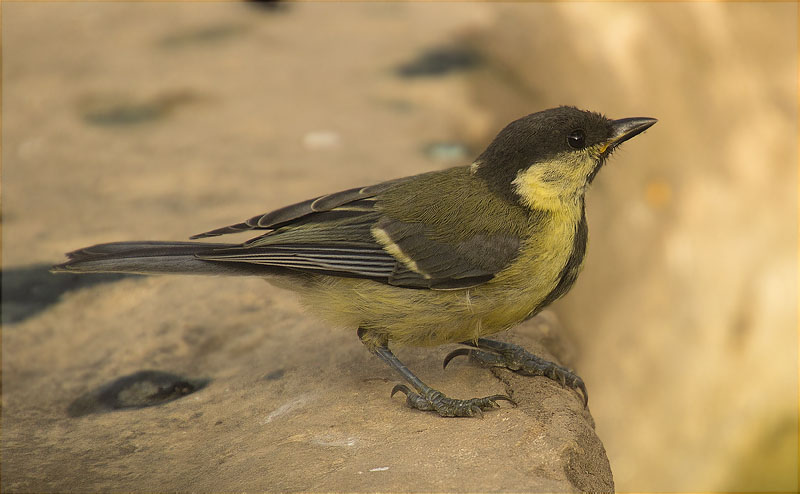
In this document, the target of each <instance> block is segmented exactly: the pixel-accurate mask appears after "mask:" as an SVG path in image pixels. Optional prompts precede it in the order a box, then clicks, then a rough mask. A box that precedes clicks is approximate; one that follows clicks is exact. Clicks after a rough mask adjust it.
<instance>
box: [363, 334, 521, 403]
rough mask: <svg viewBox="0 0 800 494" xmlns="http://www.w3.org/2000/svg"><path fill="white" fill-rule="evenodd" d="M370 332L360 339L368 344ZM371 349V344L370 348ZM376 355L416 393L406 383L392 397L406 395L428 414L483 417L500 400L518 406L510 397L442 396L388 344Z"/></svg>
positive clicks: (408, 400) (373, 349) (396, 388)
mask: <svg viewBox="0 0 800 494" xmlns="http://www.w3.org/2000/svg"><path fill="white" fill-rule="evenodd" d="M367 334H368V331H367V330H365V329H359V330H358V337H359V338H360V339H361V341H362V342H363V343H365V344H366V338H365V335H367ZM368 348H370V345H368ZM370 351H372V352H373V353H374V354H375V355H377V356H378V357H380V358H381V360H383V361H384V362H386V363H387V364H389V367H391V368H392V369H394V370H396V371H397V372H399V373H400V375H401V376H403V379H405V380H406V381H408V383H409V384H411V386H412V387H413V388H414V389H415V390H416V393H415V392H414V391H411V389H409V387H408V386H406V385H405V384H398V385H396V386H395V387H394V388H393V389H392V396H394V394H395V393H397V392H398V391H400V392H402V393H404V394H405V395H406V403H407V404H408V406H410V407H411V408H416V409H417V410H425V411H435V412H436V413H438V414H439V415H441V416H442V417H472V416H475V415H479V416H483V411H484V410H490V409H492V408H499V405H498V404H497V401H498V400H506V401H510V402H511V403H514V401H513V400H512V399H511V398H509V397H508V396H506V395H492V396H486V397H484V398H472V399H469V400H457V399H454V398H448V397H447V396H445V395H444V393H441V392H440V391H436V390H435V389H433V388H431V387H430V386H428V385H427V384H425V383H424V382H422V381H421V380H420V379H419V378H418V377H417V376H415V375H414V373H413V372H411V371H410V370H409V369H408V367H406V366H405V364H403V362H401V361H400V359H398V358H397V357H396V356H395V354H394V353H392V351H391V350H389V346H388V344H387V342H383V343H381V344H379V345H377V346H375V347H372V348H370Z"/></svg>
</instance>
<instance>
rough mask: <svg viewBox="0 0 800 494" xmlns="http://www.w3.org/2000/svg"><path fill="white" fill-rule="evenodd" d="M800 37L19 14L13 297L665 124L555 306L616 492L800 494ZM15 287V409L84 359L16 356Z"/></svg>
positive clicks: (9, 156)
mask: <svg viewBox="0 0 800 494" xmlns="http://www.w3.org/2000/svg"><path fill="white" fill-rule="evenodd" d="M797 19H798V12H797V5H796V4H794V3H768V4H763V3H741V2H704V3H692V2H679V3H628V2H614V3H585V2H576V3H549V2H548V3H537V4H525V3H514V4H490V3H437V4H422V3H342V4H322V3H297V4H296V3H268V4H255V3H247V4H246V3H182V4H178V3H123V2H108V3H80V2H69V3H58V4H56V3H38V2H37V3H6V4H4V5H3V7H2V28H3V67H2V77H3V81H2V82H3V108H2V117H3V118H2V123H3V136H2V137H3V148H2V158H3V169H2V185H3V194H2V212H3V218H2V219H3V222H2V233H3V245H2V254H3V275H4V285H5V283H6V281H7V279H8V278H7V277H8V275H9V273H12V272H15V271H14V270H24V269H26V267H29V266H40V265H44V264H52V263H55V262H59V261H60V259H62V255H63V253H64V252H66V251H69V250H73V249H75V248H78V247H82V246H85V245H89V244H92V243H99V242H106V241H114V240H128V239H145V238H147V239H185V238H186V237H188V236H189V235H191V234H194V233H198V232H201V231H206V230H208V229H211V228H214V227H218V226H220V225H225V224H230V223H234V222H238V221H240V220H242V219H244V218H248V217H250V216H252V215H255V214H257V213H260V212H264V211H268V210H270V209H273V208H276V207H280V206H282V205H285V204H288V203H291V202H296V201H299V200H303V199H306V198H308V197H312V196H314V195H318V194H322V193H325V192H330V191H333V190H338V189H344V188H349V187H353V186H358V185H366V184H370V183H373V182H378V181H382V180H386V179H389V178H393V177H398V176H404V175H410V174H414V173H420V172H424V171H429V170H433V169H441V168H446V167H450V166H455V165H464V164H469V163H470V160H471V159H472V158H474V157H475V156H476V155H477V154H478V153H479V152H480V151H481V150H482V149H483V147H484V146H485V145H486V144H487V143H488V142H489V141H490V140H491V138H492V137H493V136H494V135H495V133H496V132H497V131H498V130H499V129H500V128H502V126H504V125H505V124H506V123H508V122H509V121H511V120H513V119H515V118H518V117H520V116H523V115H525V114H528V113H531V112H534V111H538V110H541V109H545V108H549V107H553V106H557V105H561V104H568V105H575V106H578V107H580V108H584V109H589V110H594V111H600V112H603V113H605V114H606V115H608V116H609V117H612V118H623V117H634V116H646V117H655V118H658V119H659V123H658V124H657V125H656V126H655V127H653V128H652V129H651V130H649V131H648V132H647V133H646V134H644V135H643V136H640V137H637V138H636V139H634V140H632V141H630V142H629V143H626V144H625V146H623V147H622V149H621V150H620V151H619V152H618V153H616V154H615V156H614V159H612V160H611V162H610V164H609V165H608V166H606V168H605V169H604V170H603V171H602V172H601V173H600V174H599V176H598V178H597V180H595V182H594V185H593V187H592V190H591V191H590V192H589V195H588V196H587V215H588V219H589V225H590V228H589V230H590V236H591V239H590V246H589V251H588V257H587V260H586V265H585V269H584V272H583V274H582V276H581V277H580V278H579V280H578V283H577V285H576V286H575V288H574V289H573V290H572V292H571V293H570V294H569V295H568V296H567V297H566V298H564V299H562V300H561V301H560V302H558V303H557V304H556V305H555V306H554V311H555V312H556V313H557V314H558V315H559V316H560V319H561V321H562V322H563V324H564V326H565V332H566V333H567V337H568V338H569V339H570V340H571V341H572V342H573V343H574V345H575V347H576V348H577V358H576V359H575V364H574V367H575V368H576V369H577V370H578V373H579V374H581V375H582V376H583V378H584V379H585V381H586V383H587V386H588V388H589V391H590V394H591V396H592V399H591V403H590V404H591V411H592V414H593V416H594V418H595V421H596V430H597V433H598V435H599V436H600V438H601V439H602V441H603V443H604V444H605V447H606V450H607V452H608V456H609V459H610V462H611V468H612V470H613V473H614V479H615V482H616V488H617V489H618V490H620V491H717V490H724V491H739V490H746V491H768V490H777V491H794V490H796V489H797V465H798V457H797V451H798V449H797V448H798V442H797V441H798V413H797V412H798V337H797V315H798V310H797V300H798V297H797V295H798V294H797V276H798V266H797V225H798V221H797V220H798V218H797V214H798V213H797V212H798V208H797V206H798V197H797V186H798V177H797V163H798V155H797V153H798V142H797V131H798V129H797V122H798V120H797V117H798V115H797V109H798V101H797V89H798V85H797V82H798V81H797V74H798V67H797V55H798V53H797V39H798V31H797ZM187 283H190V282H187ZM187 286H188V285H187ZM5 291H6V290H5V287H4V308H3V317H4V321H3V322H4V335H3V336H4V355H3V357H4V358H3V361H4V362H3V377H4V383H3V384H4V386H3V388H4V398H3V404H4V409H6V407H7V406H8V403H9V402H8V401H7V400H13V396H12V397H9V398H7V396H6V395H9V393H10V391H9V390H14V389H15V387H14V384H13V379H14V378H15V377H19V376H21V375H23V374H20V373H19V369H20V368H22V367H23V364H22V362H23V361H25V362H28V363H30V362H36V363H37V364H36V365H39V367H38V368H40V369H46V368H47V366H48V365H55V364H54V362H58V361H59V359H64V358H67V357H65V356H63V355H60V354H59V350H58V348H60V347H59V346H58V345H59V344H61V343H58V342H64V341H68V340H69V339H70V338H74V335H70V334H64V333H63V332H57V331H54V330H49V331H48V332H45V333H41V334H43V335H44V336H40V337H38V338H39V339H38V340H32V341H28V342H26V345H20V346H19V347H14V353H13V354H12V353H9V352H10V350H9V345H8V344H7V340H6V336H7V335H8V331H9V328H11V329H12V330H15V331H17V332H18V333H17V334H21V333H22V332H23V331H29V334H33V332H34V331H35V328H36V327H37V326H36V325H37V324H41V322H40V319H37V318H35V317H28V316H29V315H30V314H31V313H33V311H35V310H46V309H47V307H44V306H43V307H35V308H30V307H27V308H26V309H25V310H22V311H21V312H19V314H17V313H13V314H12V313H11V312H9V311H10V307H11V305H10V304H7V303H6V302H7V299H5V297H6V296H7V295H6V294H5ZM230 296H232V297H233V296H235V295H230ZM55 299H57V296H56V297H55V298H54V300H55ZM23 302H24V300H22V302H20V303H23ZM103 307H104V306H102V305H100V306H99V308H94V309H91V310H96V311H99V310H103ZM75 310H76V311H79V310H82V308H81V307H79V306H77V305H76V307H75ZM108 310H113V309H108ZM12 316H13V317H12ZM75 317H76V318H77V319H76V320H78V321H80V320H81V319H80V318H81V317H82V316H80V315H76V316H75ZM62 318H63V317H62ZM37 321H38V322H37ZM26 325H27V326H26ZM37 334H38V333H37ZM45 340H46V341H48V345H49V346H43V347H42V346H40V347H37V346H36V345H37V344H39V343H41V342H42V341H45ZM15 341H20V340H15ZM54 342H55V343H54ZM9 372H10V374H9ZM42 372H44V371H42ZM9 386H10V387H9Z"/></svg>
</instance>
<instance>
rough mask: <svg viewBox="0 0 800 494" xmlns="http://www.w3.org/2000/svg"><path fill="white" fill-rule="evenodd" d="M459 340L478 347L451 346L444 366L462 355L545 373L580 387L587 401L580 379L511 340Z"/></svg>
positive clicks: (523, 371)
mask: <svg viewBox="0 0 800 494" xmlns="http://www.w3.org/2000/svg"><path fill="white" fill-rule="evenodd" d="M461 344H462V345H469V346H471V347H474V348H479V349H480V350H475V349H473V348H459V349H458V350H454V351H452V352H450V353H449V354H448V355H447V356H446V357H445V358H444V362H443V367H447V364H448V363H449V362H450V360H452V359H453V357H458V356H459V355H466V356H468V357H470V358H472V359H474V360H476V361H478V362H480V363H481V364H483V365H486V366H489V367H505V368H507V369H510V370H512V371H514V372H516V373H518V374H522V375H524V376H545V377H549V378H550V379H552V380H554V381H557V382H560V383H561V385H562V386H566V387H569V388H570V389H575V390H580V392H581V393H583V406H584V407H586V406H588V404H589V394H588V393H587V392H586V385H585V384H584V383H583V379H581V378H580V377H579V376H578V375H576V374H575V373H573V372H572V371H571V370H569V369H567V368H566V367H561V366H560V365H558V364H556V363H554V362H550V361H549V360H545V359H543V358H541V357H537V356H536V355H534V354H532V353H530V352H527V351H526V350H525V349H524V348H522V347H521V346H519V345H514V344H513V343H505V342H502V341H494V340H487V339H484V338H478V340H477V341H464V342H462V343H461ZM482 350H485V351H482Z"/></svg>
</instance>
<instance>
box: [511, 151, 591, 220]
mask: <svg viewBox="0 0 800 494" xmlns="http://www.w3.org/2000/svg"><path fill="white" fill-rule="evenodd" d="M594 166H595V160H594V158H593V157H592V156H591V154H590V153H589V151H586V152H584V153H580V154H578V153H569V154H565V155H562V156H559V157H557V158H556V159H554V160H551V161H544V162H539V163H536V164H535V165H532V166H531V167H529V168H527V169H525V170H520V171H519V172H518V173H517V177H516V178H515V179H514V181H513V182H512V184H513V186H514V190H515V192H516V193H517V194H518V195H519V196H520V197H521V198H522V200H523V201H524V202H525V203H526V204H527V205H528V206H529V207H532V208H537V209H555V208H558V207H561V205H562V204H563V203H564V202H565V201H567V200H569V201H572V200H574V199H575V197H576V196H578V195H579V194H581V193H582V192H583V190H584V187H585V186H586V178H587V177H588V176H589V174H590V173H591V171H592V169H593V168H594Z"/></svg>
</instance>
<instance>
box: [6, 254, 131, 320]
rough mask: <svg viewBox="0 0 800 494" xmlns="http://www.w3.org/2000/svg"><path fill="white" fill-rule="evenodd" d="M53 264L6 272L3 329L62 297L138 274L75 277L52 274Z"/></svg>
mask: <svg viewBox="0 0 800 494" xmlns="http://www.w3.org/2000/svg"><path fill="white" fill-rule="evenodd" d="M50 268H51V266H50V265H49V264H33V265H30V266H23V267H18V268H6V269H3V271H2V273H0V274H2V284H3V297H2V300H3V314H2V321H3V326H5V325H6V324H11V323H17V322H20V321H24V320H25V319H27V318H29V317H31V316H34V315H36V314H38V313H39V312H41V311H42V310H44V309H46V308H47V307H48V306H50V305H51V304H54V303H56V302H57V301H58V299H59V298H60V297H61V295H62V294H64V293H66V292H69V291H71V290H78V289H81V288H86V287H89V286H92V285H97V284H99V283H111V282H114V281H119V280H121V279H124V278H130V277H134V276H140V275H134V274H114V273H95V274H73V273H59V274H57V275H56V274H53V273H51V272H50Z"/></svg>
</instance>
